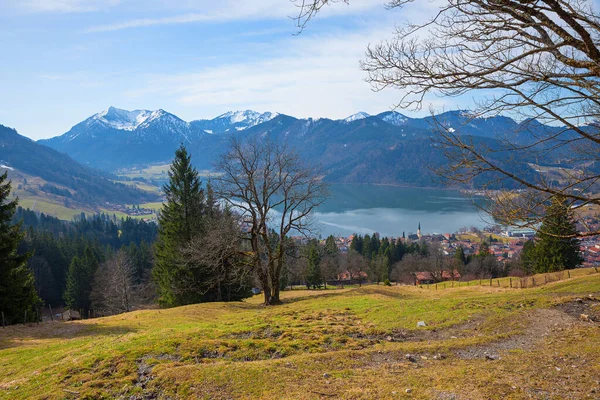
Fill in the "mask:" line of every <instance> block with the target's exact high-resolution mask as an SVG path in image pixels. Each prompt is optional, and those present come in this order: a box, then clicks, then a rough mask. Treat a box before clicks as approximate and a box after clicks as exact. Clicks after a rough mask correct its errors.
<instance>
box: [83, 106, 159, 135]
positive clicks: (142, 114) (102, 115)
mask: <svg viewBox="0 0 600 400" xmlns="http://www.w3.org/2000/svg"><path fill="white" fill-rule="evenodd" d="M159 111H161V110H159ZM156 113H157V111H155V112H152V111H148V110H134V111H127V110H121V109H119V108H115V107H112V106H111V107H109V108H107V109H106V110H104V111H102V112H99V113H98V114H96V115H94V116H92V118H93V119H94V120H96V121H99V122H101V123H103V124H106V125H108V126H110V127H111V128H115V129H122V130H126V131H132V130H134V129H136V128H137V127H138V126H140V125H141V124H142V123H144V122H145V121H146V120H147V119H148V118H150V117H151V116H153V114H154V117H155V118H156Z"/></svg>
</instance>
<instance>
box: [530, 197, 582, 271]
mask: <svg viewBox="0 0 600 400" xmlns="http://www.w3.org/2000/svg"><path fill="white" fill-rule="evenodd" d="M576 234H577V229H576V226H575V221H574V218H573V212H572V211H571V209H570V208H569V205H568V203H567V201H566V200H565V199H564V198H562V197H559V196H556V197H554V198H552V199H551V201H550V204H549V205H548V206H547V208H546V215H545V216H544V218H543V220H542V225H541V226H540V229H539V231H538V233H537V235H536V236H537V241H536V243H535V251H534V254H535V257H534V258H535V261H534V272H536V273H544V272H554V271H562V270H564V269H571V268H575V267H577V266H578V265H580V264H581V263H582V262H583V259H582V257H581V254H580V253H579V242H578V240H577V239H576V238H575V237H574V236H575V235H576Z"/></svg>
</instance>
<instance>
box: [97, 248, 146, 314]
mask: <svg viewBox="0 0 600 400" xmlns="http://www.w3.org/2000/svg"><path fill="white" fill-rule="evenodd" d="M134 278H135V269H134V267H133V263H132V262H131V260H130V259H129V257H128V256H127V254H126V253H125V251H123V250H120V251H118V252H117V253H116V254H115V255H114V256H113V257H112V258H111V259H109V260H108V261H106V262H105V263H104V264H102V265H100V267H99V268H98V270H97V271H96V274H95V276H94V284H93V289H92V293H91V295H90V297H91V300H92V308H93V310H94V311H95V312H96V314H97V315H112V314H120V313H123V312H129V311H131V310H132V307H133V306H134V305H136V304H138V303H139V300H140V296H139V295H140V289H141V287H139V286H137V285H135V283H134Z"/></svg>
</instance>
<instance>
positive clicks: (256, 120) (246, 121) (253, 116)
mask: <svg viewBox="0 0 600 400" xmlns="http://www.w3.org/2000/svg"><path fill="white" fill-rule="evenodd" d="M278 115H279V114H278V113H272V112H265V113H262V114H261V113H259V112H256V111H252V110H246V111H228V112H226V113H224V114H221V115H219V116H218V117H216V118H215V119H213V121H214V120H219V119H226V120H228V121H229V122H230V123H231V124H234V125H235V124H242V123H243V125H244V126H243V127H241V128H242V129H239V128H240V127H238V129H237V130H243V129H245V128H250V127H252V126H255V125H258V124H262V123H264V122H267V121H270V120H272V119H273V118H275V117H277V116H278Z"/></svg>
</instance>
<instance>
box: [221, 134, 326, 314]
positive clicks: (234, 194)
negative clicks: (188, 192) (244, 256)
mask: <svg viewBox="0 0 600 400" xmlns="http://www.w3.org/2000/svg"><path fill="white" fill-rule="evenodd" d="M216 167H217V169H218V170H219V171H221V172H222V173H223V175H221V176H220V177H219V179H218V181H217V193H218V195H219V197H220V198H222V199H223V200H224V201H226V202H227V203H228V204H230V205H231V206H232V207H235V209H236V210H240V213H241V215H242V217H243V222H244V224H245V225H246V226H247V227H248V234H247V235H246V236H245V238H246V239H247V240H248V241H249V242H250V247H251V250H252V253H253V254H252V256H251V259H252V262H251V264H252V269H253V272H255V273H256V274H257V275H258V279H259V280H260V282H261V285H262V289H263V292H264V298H265V305H273V304H280V303H281V300H280V298H279V290H280V287H279V280H280V275H281V269H282V267H283V263H284V259H285V254H286V247H287V245H288V241H287V240H280V238H281V239H285V238H286V237H288V235H292V234H304V235H306V234H308V233H310V232H311V228H312V225H311V222H312V221H311V218H310V217H311V215H312V212H313V210H314V209H315V207H317V206H318V205H320V204H321V203H322V202H323V201H324V200H325V197H326V193H327V189H326V185H325V184H324V183H323V182H322V180H321V179H320V176H319V173H318V171H317V170H316V169H315V168H313V167H309V166H305V165H304V164H303V162H302V161H301V160H300V158H299V157H298V155H297V154H296V153H295V152H294V151H292V150H290V149H288V148H287V147H286V146H285V145H284V144H278V143H273V142H270V141H268V140H266V141H264V140H262V139H250V140H248V141H242V140H240V139H237V138H232V141H231V144H230V146H229V149H228V151H227V152H226V153H225V154H223V155H222V156H221V157H220V159H219V161H218V163H217V165H216ZM273 231H274V232H275V233H276V235H273Z"/></svg>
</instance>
